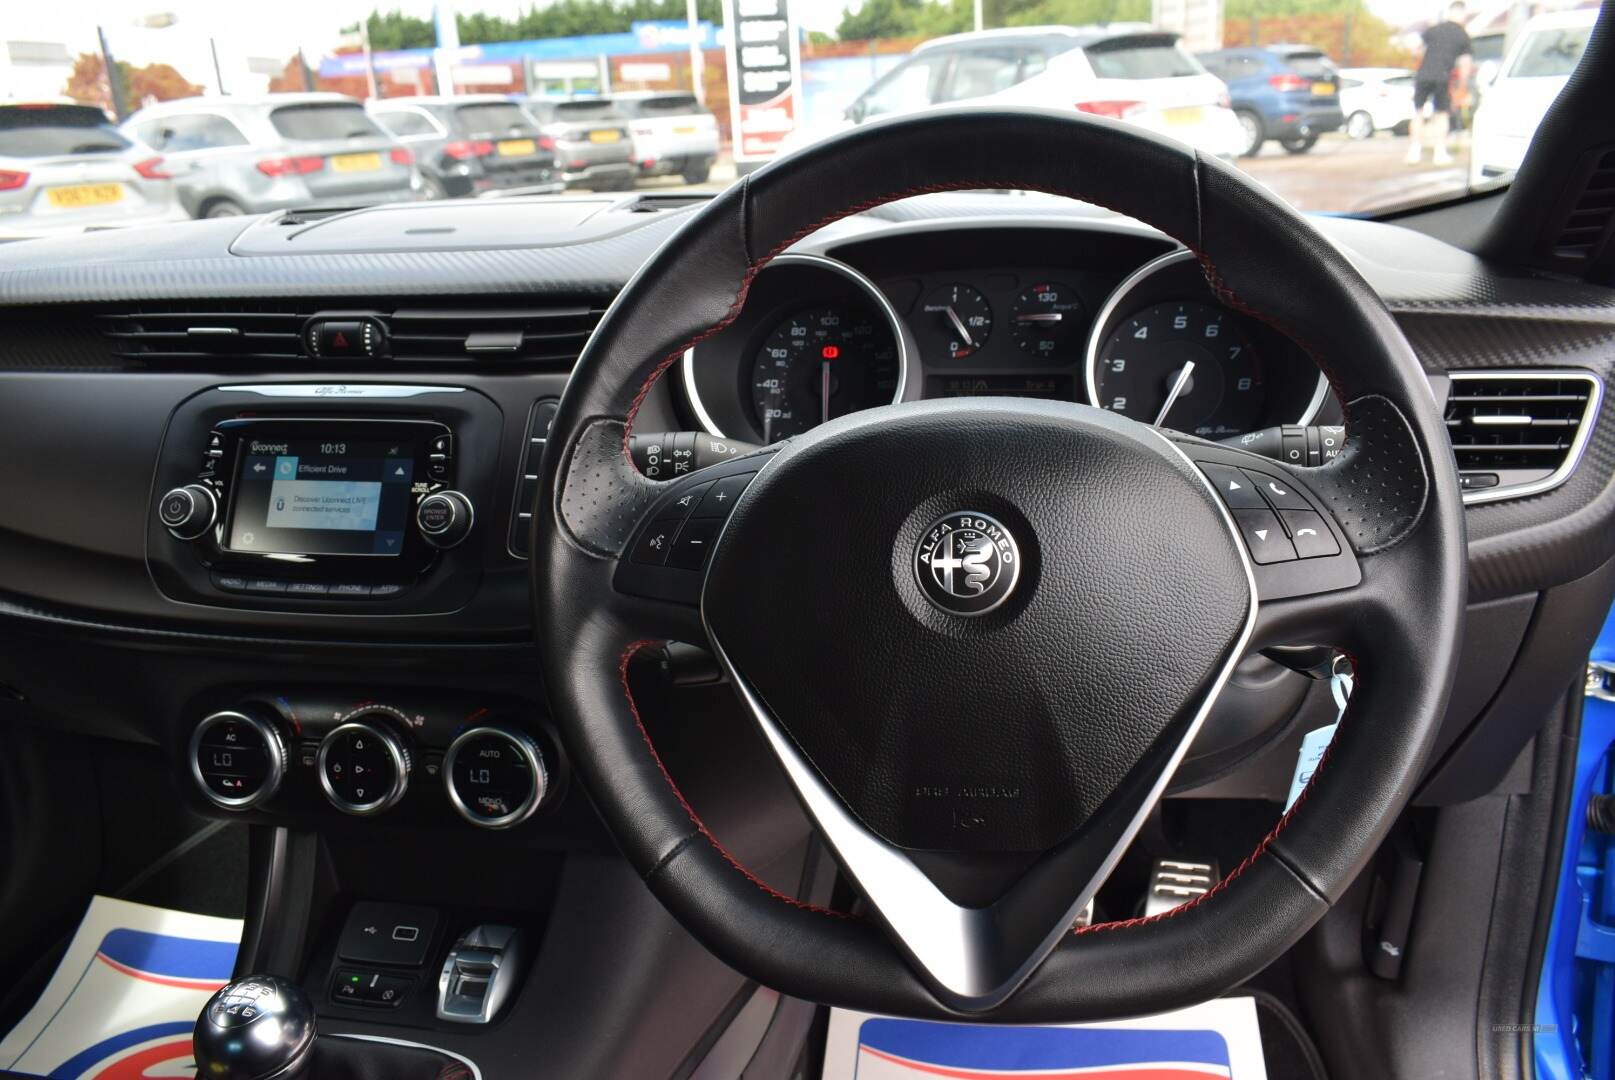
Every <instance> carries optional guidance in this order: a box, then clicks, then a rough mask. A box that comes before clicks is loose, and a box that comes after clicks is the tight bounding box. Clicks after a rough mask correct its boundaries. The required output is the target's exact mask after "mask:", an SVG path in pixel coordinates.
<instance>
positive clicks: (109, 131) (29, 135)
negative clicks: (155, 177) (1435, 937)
mask: <svg viewBox="0 0 1615 1080" xmlns="http://www.w3.org/2000/svg"><path fill="white" fill-rule="evenodd" d="M129 145H130V143H129V140H128V139H126V138H124V137H123V136H122V135H120V134H118V132H117V131H116V130H115V129H114V128H113V127H112V126H111V125H110V124H108V123H107V122H106V119H105V118H104V117H103V116H102V115H101V112H100V110H99V109H74V108H63V109H24V108H0V157H20V158H36V157H60V156H63V155H67V154H115V153H117V152H118V151H120V150H125V149H127V148H128V147H129Z"/></svg>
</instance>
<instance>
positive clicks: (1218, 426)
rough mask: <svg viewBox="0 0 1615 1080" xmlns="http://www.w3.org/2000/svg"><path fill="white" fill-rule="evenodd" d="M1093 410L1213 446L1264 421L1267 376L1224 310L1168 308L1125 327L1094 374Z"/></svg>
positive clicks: (1147, 312)
mask: <svg viewBox="0 0 1615 1080" xmlns="http://www.w3.org/2000/svg"><path fill="white" fill-rule="evenodd" d="M1088 386H1089V390H1090V392H1091V393H1092V394H1093V399H1094V404H1095V405H1098V406H1099V407H1100V408H1104V409H1110V410H1111V411H1113V412H1119V413H1124V414H1125V415H1127V416H1130V417H1132V418H1133V419H1135V420H1142V421H1143V422H1144V423H1146V424H1156V425H1159V426H1163V427H1170V428H1175V429H1176V430H1179V431H1187V432H1192V433H1193V434H1195V435H1199V436H1201V437H1203V438H1208V439H1219V438H1223V437H1225V436H1228V435H1238V434H1241V433H1243V432H1246V431H1250V430H1251V429H1252V428H1254V427H1256V426H1257V423H1258V418H1259V417H1260V416H1261V414H1262V407H1263V404H1264V400H1263V396H1264V391H1263V387H1262V373H1261V367H1260V366H1259V364H1258V362H1257V358H1256V354H1255V353H1254V352H1253V351H1252V350H1251V347H1250V342H1249V341H1248V340H1247V339H1246V337H1245V335H1244V333H1243V332H1242V331H1241V330H1240V328H1239V324H1238V322H1237V321H1236V319H1235V318H1234V317H1233V316H1232V315H1231V314H1230V313H1229V312H1228V311H1227V310H1225V309H1224V308H1221V307H1217V306H1215V305H1212V304H1201V303H1166V304H1156V305H1155V306H1153V307H1148V308H1145V309H1144V310H1142V311H1139V312H1137V313H1136V314H1134V315H1133V316H1132V317H1130V318H1125V319H1122V320H1121V321H1120V322H1119V323H1117V324H1116V326H1115V329H1114V330H1112V331H1111V334H1110V336H1109V337H1108V338H1106V339H1105V342H1104V345H1103V346H1102V347H1101V348H1100V350H1099V352H1098V355H1097V356H1096V357H1094V360H1093V369H1092V370H1091V371H1089V372H1088Z"/></svg>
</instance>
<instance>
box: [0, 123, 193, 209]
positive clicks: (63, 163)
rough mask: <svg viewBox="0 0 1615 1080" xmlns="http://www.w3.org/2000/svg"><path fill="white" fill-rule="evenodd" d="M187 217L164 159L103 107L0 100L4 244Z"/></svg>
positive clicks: (0, 183)
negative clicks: (119, 125)
mask: <svg viewBox="0 0 1615 1080" xmlns="http://www.w3.org/2000/svg"><path fill="white" fill-rule="evenodd" d="M188 216H189V215H187V214H186V213H185V210H184V208H182V207H181V206H180V203H179V197H178V195H177V193H176V191H175V188H174V177H173V174H172V173H171V172H169V171H168V167H167V165H166V163H165V162H164V161H163V159H162V158H161V157H159V156H157V155H155V154H153V153H152V152H151V151H150V150H149V149H147V148H146V147H143V146H138V145H136V144H135V143H133V142H131V141H130V140H128V139H126V138H125V137H124V136H123V135H121V134H119V133H118V130H117V129H116V128H114V127H113V126H112V124H111V123H110V122H109V121H108V119H107V115H106V114H105V113H104V112H102V111H101V110H100V108H98V107H96V106H94V105H77V104H73V103H71V102H66V103H64V102H59V101H39V102H34V101H28V102H0V241H4V240H15V239H23V238H27V237H35V236H50V235H53V234H56V233H76V232H88V231H90V230H92V229H113V228H121V227H123V226H128V225H152V224H157V223H160V222H165V221H184V220H186V218H187V217H188Z"/></svg>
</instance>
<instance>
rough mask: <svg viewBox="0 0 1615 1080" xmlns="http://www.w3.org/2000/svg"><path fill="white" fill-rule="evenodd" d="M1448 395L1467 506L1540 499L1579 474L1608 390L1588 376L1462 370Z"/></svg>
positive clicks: (1448, 416) (1451, 433)
mask: <svg viewBox="0 0 1615 1080" xmlns="http://www.w3.org/2000/svg"><path fill="white" fill-rule="evenodd" d="M1451 379H1452V383H1451V386H1450V388H1449V390H1448V393H1447V413H1446V420H1447V434H1448V436H1449V437H1451V439H1452V448H1453V451H1454V452H1455V453H1456V454H1457V456H1458V472H1459V476H1460V478H1461V480H1462V482H1463V488H1464V501H1465V502H1466V503H1480V502H1493V501H1495V500H1497V499H1516V498H1520V497H1522V496H1525V495H1537V494H1541V493H1542V492H1544V491H1549V490H1551V489H1553V488H1556V487H1558V486H1559V485H1560V484H1562V483H1564V482H1565V480H1567V479H1568V478H1569V476H1570V474H1571V472H1572V471H1574V470H1575V468H1576V463H1577V461H1579V460H1580V458H1581V452H1582V450H1583V448H1584V447H1585V446H1586V445H1587V438H1588V436H1589V435H1591V433H1592V428H1593V424H1594V422H1595V421H1596V419H1597V416H1598V403H1599V400H1600V399H1601V397H1602V395H1603V384H1602V383H1601V382H1599V380H1598V378H1597V376H1595V375H1592V374H1590V373H1588V372H1584V371H1575V372H1572V371H1503V372H1498V371H1486V372H1481V371H1461V372H1454V373H1453V374H1452V376H1451Z"/></svg>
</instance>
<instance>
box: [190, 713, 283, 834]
mask: <svg viewBox="0 0 1615 1080" xmlns="http://www.w3.org/2000/svg"><path fill="white" fill-rule="evenodd" d="M285 775H286V743H285V741H284V740H283V739H282V738H281V736H280V729H279V728H277V727H276V726H275V722H274V720H273V719H271V717H270V716H269V715H268V713H267V710H264V709H262V708H258V707H253V706H243V707H242V708H240V709H226V710H224V711H222V712H216V713H213V714H212V715H211V716H208V717H207V718H206V719H204V720H203V721H202V722H201V723H200V724H198V725H196V730H195V731H194V732H192V733H191V777H192V778H193V779H194V780H195V781H196V784H197V787H199V788H200V789H201V791H202V794H203V795H205V796H207V798H208V801H210V802H211V803H213V804H214V805H215V806H220V807H223V808H224V809H226V810H246V809H248V808H250V807H253V806H257V805H258V804H259V803H261V802H264V801H266V800H268V799H269V798H271V797H272V796H273V795H274V794H275V792H276V791H277V790H279V789H280V782H281V780H282V779H283V778H284V777H285Z"/></svg>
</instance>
